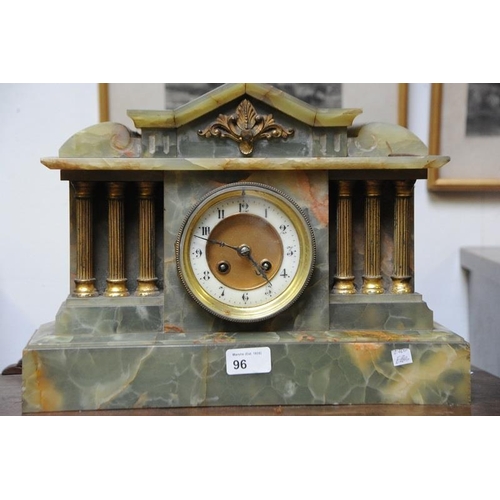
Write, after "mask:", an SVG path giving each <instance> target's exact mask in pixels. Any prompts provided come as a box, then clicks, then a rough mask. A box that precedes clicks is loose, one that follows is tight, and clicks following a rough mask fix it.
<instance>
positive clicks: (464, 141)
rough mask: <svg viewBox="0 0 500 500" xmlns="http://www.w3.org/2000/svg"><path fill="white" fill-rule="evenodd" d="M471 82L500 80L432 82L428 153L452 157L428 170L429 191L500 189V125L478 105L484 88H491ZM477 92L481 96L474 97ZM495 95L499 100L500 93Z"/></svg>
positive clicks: (484, 90)
mask: <svg viewBox="0 0 500 500" xmlns="http://www.w3.org/2000/svg"><path fill="white" fill-rule="evenodd" d="M472 85H474V86H480V85H499V84H467V83H444V84H443V83H433V84H432V86H431V104H430V123H429V154H431V155H445V156H449V157H450V158H451V160H450V162H449V163H448V164H447V165H445V166H444V167H442V168H440V169H434V170H430V171H429V177H428V181H427V187H428V189H429V191H435V192H450V191H451V192H460V191H463V192H467V191H469V192H474V191H500V158H499V155H498V151H500V129H497V127H496V124H494V123H493V122H492V121H490V120H489V119H488V116H487V115H485V114H484V109H479V108H480V107H481V104H480V102H479V101H480V100H481V92H487V91H488V89H487V88H484V89H481V88H480V87H472ZM494 90H495V92H496V89H494ZM498 91H499V92H500V88H499V89H498ZM472 92H474V93H472ZM476 94H477V95H478V96H479V98H475V99H474V100H472V101H471V99H470V98H471V96H472V97H474V96H475V95H476ZM486 97H487V96H486ZM495 99H497V100H499V101H500V95H499V97H498V98H497V97H496V96H495ZM499 108H500V102H499ZM492 111H494V109H492ZM481 113H482V117H481ZM498 120H500V112H499V113H498ZM493 121H495V120H493ZM488 127H490V128H489V129H488Z"/></svg>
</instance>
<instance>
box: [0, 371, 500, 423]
mask: <svg viewBox="0 0 500 500" xmlns="http://www.w3.org/2000/svg"><path fill="white" fill-rule="evenodd" d="M471 384H472V404H471V405H470V406H469V405H459V406H444V405H324V406H231V407H196V408H161V409H138V410H99V411H78V412H58V413H44V414H43V415H102V416H109V415H117V416H118V415H165V416H168V415H170V416H175V415H177V416H189V415H199V416H202V415H214V416H215V415H235V416H236V415H249V416H252V415H254V416H261V415H276V416H279V415H282V416H287V415H318V416H320V415H348V416H349V415H350V416H356V415H380V416H384V415H387V416H389V415H395V416H397V415H415V416H425V415H445V416H446V415H450V416H451V415H474V416H480V415H500V378H498V377H495V376H494V375H491V374H490V373H488V372H485V371H483V370H480V369H477V368H473V369H472V375H471ZM0 415H14V416H15V415H18V416H19V415H21V375H2V376H0Z"/></svg>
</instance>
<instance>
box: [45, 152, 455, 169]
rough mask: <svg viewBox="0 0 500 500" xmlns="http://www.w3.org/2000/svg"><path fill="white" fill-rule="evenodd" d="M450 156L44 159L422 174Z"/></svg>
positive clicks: (57, 164)
mask: <svg viewBox="0 0 500 500" xmlns="http://www.w3.org/2000/svg"><path fill="white" fill-rule="evenodd" d="M449 161H450V158H449V157H447V156H389V157H387V156H386V157H347V158H341V157H326V158H318V157H313V158H56V157H48V158H42V159H41V162H42V163H43V164H44V165H45V166H46V167H48V168H50V169H51V170H118V171H130V170H144V171H146V170H164V171H177V170H179V171H183V170H189V171H202V170H217V171H224V170H420V169H434V168H440V167H442V166H443V165H445V164H446V163H448V162H449Z"/></svg>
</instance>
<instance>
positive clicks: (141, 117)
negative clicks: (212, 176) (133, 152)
mask: <svg viewBox="0 0 500 500" xmlns="http://www.w3.org/2000/svg"><path fill="white" fill-rule="evenodd" d="M245 98H252V99H253V100H255V101H260V102H261V103H264V104H265V105H266V106H267V107H269V108H271V110H273V109H274V110H276V111H279V112H281V113H284V114H285V115H288V116H289V117H291V118H292V119H294V120H297V121H298V122H301V123H303V124H305V125H308V126H311V127H349V126H350V125H352V122H353V120H354V119H355V118H356V116H358V115H359V114H361V113H362V110H361V109H358V108H346V109H342V108H318V107H315V106H311V105H310V104H308V103H306V102H304V101H301V100H300V99H297V98H296V97H294V96H292V95H290V94H287V93H286V92H284V91H282V90H279V89H277V88H276V87H273V86H271V85H267V84H263V83H227V84H225V85H222V86H220V87H218V88H216V89H214V90H212V91H210V92H208V93H206V94H204V95H202V96H200V97H199V98H197V99H194V100H193V101H191V102H188V103H187V104H185V105H183V106H180V107H179V108H177V109H173V110H160V111H150V110H129V111H128V112H127V114H128V116H130V118H131V119H132V120H133V122H134V124H135V126H136V127H137V128H139V129H144V128H167V129H175V128H179V127H182V126H185V125H188V124H189V123H191V122H193V121H195V120H198V119H199V118H201V117H203V116H205V115H207V114H209V113H214V112H215V113H216V112H217V110H218V109H219V108H223V107H225V106H226V105H227V104H229V103H230V102H233V101H235V100H240V101H243V100H244V99H245Z"/></svg>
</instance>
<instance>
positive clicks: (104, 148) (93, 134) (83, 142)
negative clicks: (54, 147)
mask: <svg viewBox="0 0 500 500" xmlns="http://www.w3.org/2000/svg"><path fill="white" fill-rule="evenodd" d="M140 156H141V143H140V139H139V138H138V137H136V136H135V135H134V134H133V133H132V132H131V131H130V130H129V129H128V128H127V127H125V126H124V125H120V124H119V123H111V122H105V123H98V124H96V125H92V126H90V127H87V128H85V129H83V130H81V131H80V132H77V133H76V134H74V135H73V136H71V137H70V138H69V139H68V140H67V141H66V142H65V143H64V144H63V145H62V146H61V148H60V149H59V157H60V158H75V157H76V158H101V157H102V158H106V157H107V158H138V157H140Z"/></svg>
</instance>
